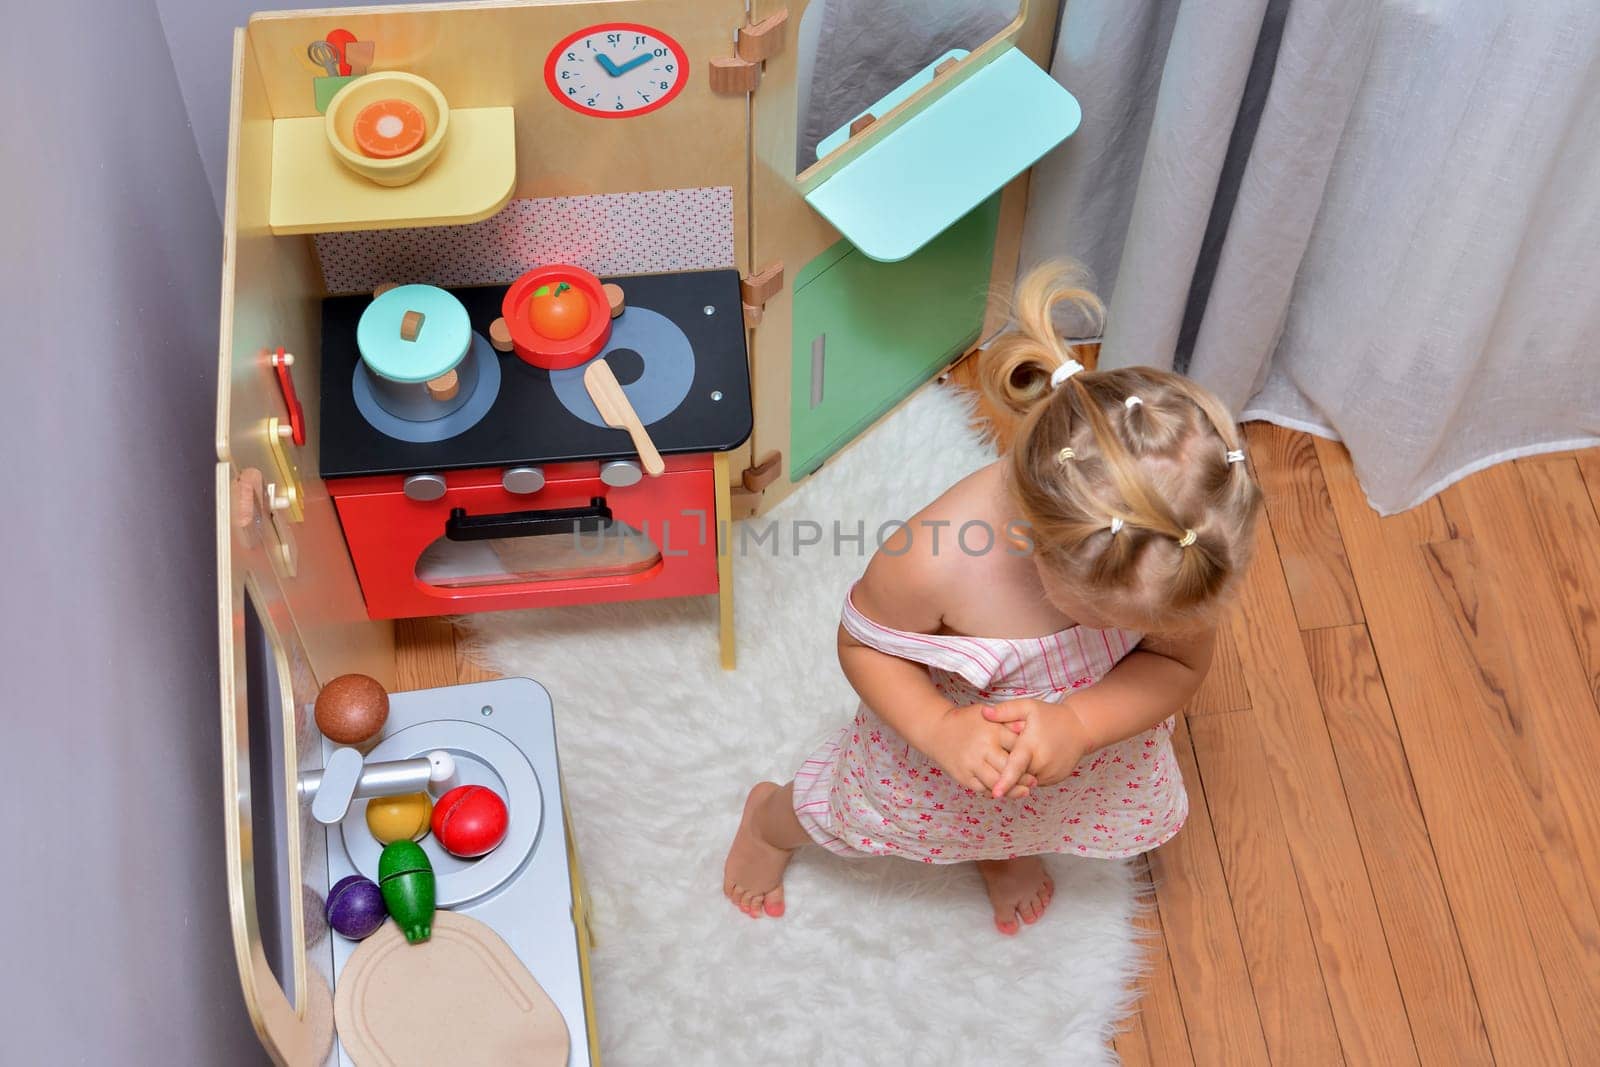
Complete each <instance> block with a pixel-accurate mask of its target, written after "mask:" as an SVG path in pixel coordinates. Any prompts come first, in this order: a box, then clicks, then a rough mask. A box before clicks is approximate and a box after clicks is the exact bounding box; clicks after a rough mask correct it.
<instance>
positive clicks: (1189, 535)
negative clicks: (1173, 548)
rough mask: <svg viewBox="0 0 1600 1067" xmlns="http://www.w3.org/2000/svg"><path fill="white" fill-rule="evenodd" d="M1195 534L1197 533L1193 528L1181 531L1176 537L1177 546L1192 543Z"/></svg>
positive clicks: (1183, 546)
mask: <svg viewBox="0 0 1600 1067" xmlns="http://www.w3.org/2000/svg"><path fill="white" fill-rule="evenodd" d="M1197 536H1198V535H1197V534H1196V533H1195V532H1194V531H1193V530H1185V531H1183V536H1182V537H1181V538H1179V539H1178V547H1179V548H1188V547H1189V546H1190V545H1192V544H1194V542H1195V539H1196V537H1197Z"/></svg>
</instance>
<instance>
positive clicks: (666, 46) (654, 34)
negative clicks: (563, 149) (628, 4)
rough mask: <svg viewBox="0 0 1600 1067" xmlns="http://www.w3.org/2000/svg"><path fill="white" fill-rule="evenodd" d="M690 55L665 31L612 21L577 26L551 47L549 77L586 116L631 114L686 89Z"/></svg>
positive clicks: (643, 111) (656, 105) (653, 107)
mask: <svg viewBox="0 0 1600 1067" xmlns="http://www.w3.org/2000/svg"><path fill="white" fill-rule="evenodd" d="M688 77H689V56H688V53H686V52H685V51H684V50H683V46H682V45H680V44H679V43H678V42H677V41H675V40H673V39H672V38H671V37H669V36H668V35H667V34H665V33H663V32H662V31H661V30H658V29H654V28H652V27H650V26H641V25H639V24H637V23H633V22H607V23H602V24H600V25H597V26H589V27H586V28H584V29H581V30H578V31H577V32H576V33H573V34H571V35H570V36H568V37H567V38H565V39H564V40H562V41H560V42H559V43H558V44H557V45H556V46H555V47H554V48H552V49H551V50H550V56H549V58H548V59H546V60H545V65H544V80H545V85H546V86H547V87H548V88H549V90H550V92H551V94H553V95H554V96H555V98H556V99H557V100H559V101H561V102H562V103H563V104H565V105H566V106H567V107H570V108H572V109H573V110H574V111H577V112H579V113H580V114H584V115H593V116H595V117H596V118H628V117H631V116H634V115H643V114H647V113H648V112H651V111H655V110H657V109H659V108H662V107H665V106H666V105H667V104H668V102H670V101H671V100H672V99H673V98H674V97H676V96H677V95H678V94H679V93H680V92H682V91H683V87H684V85H685V84H686V83H687V81H688Z"/></svg>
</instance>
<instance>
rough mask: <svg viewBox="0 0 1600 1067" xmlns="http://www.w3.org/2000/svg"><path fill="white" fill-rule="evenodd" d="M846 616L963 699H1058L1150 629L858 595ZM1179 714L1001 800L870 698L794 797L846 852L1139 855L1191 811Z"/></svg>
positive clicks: (940, 856) (870, 640) (1100, 672)
mask: <svg viewBox="0 0 1600 1067" xmlns="http://www.w3.org/2000/svg"><path fill="white" fill-rule="evenodd" d="M843 621H844V628H845V630H846V631H847V632H848V633H849V634H850V635H851V636H852V637H854V638H855V639H856V640H857V641H860V642H861V643H862V644H864V645H866V646H868V647H869V648H875V649H878V650H879V651H880V652H886V653H888V654H889V655H891V656H898V657H900V658H901V659H908V660H911V661H912V662H915V663H920V664H923V665H924V666H926V667H927V668H928V675H929V677H930V678H932V680H933V684H934V685H935V686H936V687H937V688H938V690H939V691H940V692H941V693H943V694H944V695H945V696H946V697H948V698H949V699H950V700H951V701H953V702H955V703H956V704H957V705H961V706H965V705H968V704H977V703H985V702H988V703H998V702H1000V701H1005V700H1014V699H1017V698H1020V697H1034V698H1036V699H1039V700H1044V701H1048V702H1052V703H1054V702H1059V701H1060V700H1062V699H1063V698H1064V697H1066V696H1067V695H1068V694H1069V693H1072V692H1074V691H1076V690H1079V689H1083V688H1085V687H1087V686H1091V685H1093V684H1095V683H1096V682H1098V681H1099V680H1100V679H1101V678H1104V677H1105V676H1106V674H1107V673H1109V672H1110V670H1111V668H1113V667H1115V666H1116V665H1117V663H1118V661H1120V660H1121V659H1122V658H1123V657H1124V656H1126V655H1127V654H1128V653H1129V652H1131V651H1132V650H1133V649H1134V647H1135V646H1136V645H1137V644H1138V643H1139V639H1140V637H1141V635H1140V634H1137V633H1132V632H1129V631H1126V630H1091V629H1088V628H1086V627H1083V626H1074V627H1072V628H1070V629H1067V630H1063V631H1061V632H1060V633H1058V634H1052V635H1051V636H1049V637H1030V638H996V637H962V636H956V635H946V634H918V633H907V632H905V631H902V630H892V629H890V628H889V627H887V626H880V625H879V624H878V623H876V622H873V621H872V620H871V619H869V618H867V617H866V616H865V615H863V614H861V613H860V612H859V611H857V610H856V607H855V604H854V603H852V602H851V600H850V598H849V597H846V599H845V605H844V619H843ZM1172 727H1173V722H1172V720H1171V719H1168V720H1166V721H1165V722H1162V723H1159V724H1157V725H1156V726H1154V727H1152V728H1151V729H1149V730H1146V731H1145V732H1144V733H1142V734H1138V735H1136V736H1134V737H1130V738H1128V739H1127V740H1125V741H1119V742H1117V743H1116V744H1114V745H1110V746H1108V747H1106V748H1103V749H1100V750H1099V751H1098V752H1093V753H1090V754H1089V755H1088V756H1086V757H1085V758H1084V760H1083V761H1082V762H1081V763H1079V764H1078V766H1077V768H1076V769H1075V770H1074V771H1073V772H1072V775H1071V776H1070V777H1069V778H1067V779H1066V781H1063V782H1061V783H1059V784H1058V785H1054V786H1050V787H1048V788H1038V789H1034V790H1032V791H1030V792H1029V794H1028V795H1027V796H1026V797H1023V798H1022V799H1020V800H1004V799H1002V800H996V799H994V798H993V797H990V796H988V795H987V794H984V793H979V792H975V791H974V790H971V789H968V788H966V787H965V786H963V785H960V784H959V783H957V782H955V781H953V780H951V779H950V777H949V776H948V775H946V774H945V773H944V772H943V771H942V770H940V769H939V766H938V764H936V763H935V762H934V761H933V760H932V759H930V758H928V757H927V756H925V755H923V754H922V753H921V752H919V751H917V750H916V749H915V748H912V747H911V745H910V744H908V743H907V742H906V740H905V739H904V738H903V737H901V736H900V735H899V734H898V733H896V732H895V731H894V730H893V729H892V728H891V727H890V726H889V725H888V724H887V723H885V722H884V721H883V720H882V719H880V718H878V716H877V715H876V714H875V713H874V712H873V711H872V709H870V708H868V707H867V706H866V705H865V704H862V705H861V707H860V710H858V711H857V712H856V718H855V721H854V722H853V723H851V724H850V725H849V726H846V727H845V728H844V729H842V730H841V731H839V733H838V734H837V735H836V736H834V737H833V738H831V739H829V740H828V741H827V742H826V743H825V744H823V745H822V747H821V748H819V749H817V751H816V752H814V753H812V755H811V757H810V758H809V759H807V760H806V761H805V764H804V766H802V767H801V768H800V770H799V771H798V772H796V774H795V783H794V810H795V814H796V815H798V816H799V818H800V823H801V825H802V826H804V827H805V829H806V832H807V833H809V834H810V835H811V837H812V838H813V839H814V840H815V841H817V843H818V844H821V845H823V846H825V847H826V848H828V849H829V850H830V851H832V852H836V853H838V854H839V855H841V856H902V857H904V858H906V859H914V860H921V861H922V862H924V863H958V862H961V861H964V860H993V859H1011V858H1014V857H1016V856H1030V855H1037V854H1040V853H1047V852H1064V853H1069V854H1075V855H1080V856H1096V857H1100V858H1106V859H1115V858H1122V857H1127V856H1133V855H1137V854H1138V853H1140V852H1146V851H1148V850H1150V849H1153V848H1155V847H1156V846H1157V845H1160V844H1162V843H1164V842H1165V841H1167V840H1168V839H1169V838H1171V837H1172V835H1173V834H1175V833H1177V832H1178V829H1179V827H1181V826H1182V825H1183V820H1184V818H1185V817H1186V816H1187V815H1188V812H1189V798H1188V795H1187V794H1186V793H1185V792H1184V789H1183V779H1182V777H1181V776H1180V775H1179V773H1178V765H1177V761H1176V758H1175V757H1174V755H1173V752H1172Z"/></svg>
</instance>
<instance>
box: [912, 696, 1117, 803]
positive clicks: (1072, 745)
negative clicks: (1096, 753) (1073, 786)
mask: <svg viewBox="0 0 1600 1067" xmlns="http://www.w3.org/2000/svg"><path fill="white" fill-rule="evenodd" d="M929 740H930V742H931V743H930V745H929V747H928V750H927V753H928V755H929V756H931V757H933V759H934V761H935V762H936V763H938V764H939V766H940V767H942V768H943V769H944V772H945V773H946V774H948V775H950V776H951V777H952V778H953V779H955V781H957V782H959V783H960V784H961V785H963V786H966V787H967V788H968V789H972V790H974V791H976V792H980V793H988V794H989V795H990V796H992V797H994V798H996V799H999V798H1001V797H1006V798H1008V799H1011V800H1016V799H1019V798H1021V797H1025V796H1027V795H1028V793H1029V791H1030V790H1032V789H1035V788H1037V787H1039V786H1052V785H1056V784H1058V783H1060V782H1062V781H1065V780H1066V778H1067V777H1068V776H1069V775H1070V774H1071V773H1072V770H1073V768H1074V767H1076V766H1077V765H1078V761H1079V760H1081V759H1083V757H1084V756H1085V755H1086V754H1087V753H1088V752H1089V751H1090V746H1091V742H1090V737H1089V731H1088V729H1087V728H1086V727H1085V726H1084V724H1083V720H1082V719H1081V718H1080V717H1079V715H1078V713H1077V711H1076V710H1074V709H1073V707H1072V706H1071V704H1070V702H1063V703H1060V704H1050V703H1046V702H1045V701H1043V700H1036V699H1034V698H1032V697H1024V698H1022V699H1020V700H1006V701H1001V702H1000V703H998V704H993V705H990V704H968V705H967V706H965V707H955V706H951V707H950V708H948V709H946V710H945V712H944V713H943V715H942V716H941V717H940V719H939V720H938V721H937V722H936V723H935V724H934V725H933V727H932V728H931V730H930V732H929Z"/></svg>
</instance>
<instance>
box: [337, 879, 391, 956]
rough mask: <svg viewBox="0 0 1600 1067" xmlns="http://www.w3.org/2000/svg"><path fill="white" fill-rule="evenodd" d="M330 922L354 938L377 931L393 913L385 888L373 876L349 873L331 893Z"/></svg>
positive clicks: (341, 931) (338, 882)
mask: <svg viewBox="0 0 1600 1067" xmlns="http://www.w3.org/2000/svg"><path fill="white" fill-rule="evenodd" d="M327 915H328V925H329V926H331V927H333V928H334V929H335V930H336V931H338V932H339V933H340V934H342V935H343V936H345V937H348V938H349V939H350V940H352V941H360V940H361V939H362V938H364V937H370V936H371V935H372V934H374V933H376V932H377V930H378V927H380V926H382V925H383V921H384V920H385V919H387V918H388V917H389V909H388V908H386V907H385V906H384V903H383V892H382V890H380V889H379V888H378V884H377V883H376V882H374V881H373V880H372V879H370V878H363V877H362V876H361V875H359V874H351V875H346V876H345V877H343V878H341V879H339V880H338V881H337V882H336V883H334V886H333V889H332V890H331V891H330V892H329V893H328V911H327Z"/></svg>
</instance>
